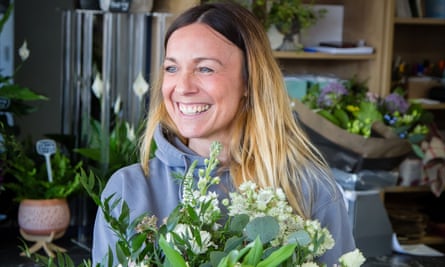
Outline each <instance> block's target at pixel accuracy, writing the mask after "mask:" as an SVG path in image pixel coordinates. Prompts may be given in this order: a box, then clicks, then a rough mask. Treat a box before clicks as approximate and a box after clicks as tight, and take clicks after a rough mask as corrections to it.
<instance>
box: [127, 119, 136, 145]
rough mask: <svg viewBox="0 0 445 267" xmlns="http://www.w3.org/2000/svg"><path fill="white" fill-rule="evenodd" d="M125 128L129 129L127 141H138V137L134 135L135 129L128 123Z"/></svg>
mask: <svg viewBox="0 0 445 267" xmlns="http://www.w3.org/2000/svg"><path fill="white" fill-rule="evenodd" d="M125 128H126V129H127V139H128V140H130V141H134V140H136V135H135V133H134V127H133V126H132V125H130V124H129V123H128V122H125Z"/></svg>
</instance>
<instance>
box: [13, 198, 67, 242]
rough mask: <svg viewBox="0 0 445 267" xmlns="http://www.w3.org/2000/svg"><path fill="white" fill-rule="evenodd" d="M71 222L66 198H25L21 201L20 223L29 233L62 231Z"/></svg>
mask: <svg viewBox="0 0 445 267" xmlns="http://www.w3.org/2000/svg"><path fill="white" fill-rule="evenodd" d="M69 222H70V210H69V207H68V203H67V201H66V199H24V200H22V201H21V202H20V205H19V212H18V223H19V226H20V228H21V229H22V230H23V231H24V232H25V233H27V234H29V235H50V234H51V233H53V232H54V234H58V233H62V232H64V231H65V230H66V228H67V227H68V225H69Z"/></svg>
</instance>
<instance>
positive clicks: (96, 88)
mask: <svg viewBox="0 0 445 267" xmlns="http://www.w3.org/2000/svg"><path fill="white" fill-rule="evenodd" d="M91 89H93V93H94V95H95V96H96V97H97V98H99V99H100V98H101V96H102V93H103V90H104V84H103V82H102V79H101V78H100V73H96V78H94V82H93V85H92V86H91Z"/></svg>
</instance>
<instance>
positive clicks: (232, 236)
mask: <svg viewBox="0 0 445 267" xmlns="http://www.w3.org/2000/svg"><path fill="white" fill-rule="evenodd" d="M220 150H221V145H220V144H219V143H217V142H215V143H213V144H212V147H211V153H210V157H209V158H208V159H206V160H205V164H206V168H205V169H199V170H198V174H199V180H198V181H197V182H196V184H195V183H194V176H193V174H194V172H195V168H196V164H197V162H196V161H195V162H194V163H193V164H192V165H191V166H190V168H189V170H188V171H187V173H186V174H185V175H183V176H181V177H178V179H184V181H183V191H182V193H183V201H182V203H181V204H180V205H178V206H177V207H176V209H175V210H174V211H173V212H172V213H171V214H170V215H169V217H168V218H166V219H164V220H163V221H162V223H161V225H160V226H158V222H160V221H159V220H162V219H163V218H156V217H155V216H152V215H150V214H143V215H141V216H139V217H138V218H136V219H135V220H134V221H130V217H129V214H130V212H129V211H130V208H129V207H128V205H127V204H126V203H125V201H121V199H120V198H117V199H116V198H115V196H113V195H112V196H110V197H108V198H106V199H105V200H103V201H102V200H100V197H99V195H97V194H95V193H94V189H93V188H94V179H95V177H94V175H93V174H90V175H89V176H88V177H87V175H86V174H83V179H81V180H82V181H83V183H84V186H85V188H86V189H87V191H88V192H89V194H90V195H91V196H92V198H93V199H94V200H95V202H96V203H97V204H98V205H99V207H100V208H101V209H102V211H103V212H104V215H105V216H104V217H105V219H106V220H107V221H108V223H109V225H110V227H111V228H112V229H113V231H114V232H115V234H116V235H117V236H118V237H119V241H118V242H117V244H116V247H115V255H114V256H113V255H112V250H111V249H110V250H109V254H108V255H107V256H106V257H105V259H104V261H103V262H102V265H103V266H178V267H180V266H220V267H224V266H268V267H271V266H324V265H320V264H321V263H317V262H316V259H317V257H318V256H321V255H323V254H324V253H325V252H326V251H327V250H328V249H331V248H332V247H333V246H334V240H333V238H332V236H331V234H330V233H329V231H328V230H327V229H326V228H323V227H322V226H321V225H320V223H319V222H318V221H315V220H304V219H303V218H302V217H300V216H297V215H295V214H294V213H293V211H292V208H291V207H290V206H289V204H288V203H287V201H286V196H285V194H284V192H283V191H282V190H281V189H280V188H259V187H258V186H257V185H256V184H255V183H253V182H245V183H243V184H242V185H241V186H240V188H239V191H238V192H232V193H230V194H229V199H224V200H222V201H221V202H222V203H221V204H222V205H223V206H220V201H219V199H218V195H217V194H216V193H214V192H212V191H211V190H210V188H211V187H212V185H215V184H218V183H219V182H220V178H219V177H218V176H212V174H213V173H214V169H215V168H216V166H217V165H218V164H219V161H218V159H217V155H218V154H219V152H220ZM120 204H122V205H121V215H120V216H119V217H118V218H115V217H113V216H111V214H112V213H111V210H112V209H113V208H114V207H117V206H119V205H120ZM223 208H225V209H227V212H228V218H225V217H223V216H222V211H221V209H223ZM113 259H117V260H118V262H117V263H116V262H113ZM364 260H365V259H364V257H363V255H362V254H361V252H360V251H359V250H358V249H356V250H354V251H351V252H349V253H346V254H345V255H343V256H342V257H341V258H340V259H339V265H338V266H342V267H346V266H351V267H352V266H360V265H361V264H363V262H364Z"/></svg>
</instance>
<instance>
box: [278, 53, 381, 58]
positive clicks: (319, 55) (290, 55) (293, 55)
mask: <svg viewBox="0 0 445 267" xmlns="http://www.w3.org/2000/svg"><path fill="white" fill-rule="evenodd" d="M274 56H275V58H277V59H310V60H371V59H375V57H376V56H375V54H360V55H343V54H342V55H339V54H328V53H320V52H314V53H309V52H293V51H275V52H274Z"/></svg>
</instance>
